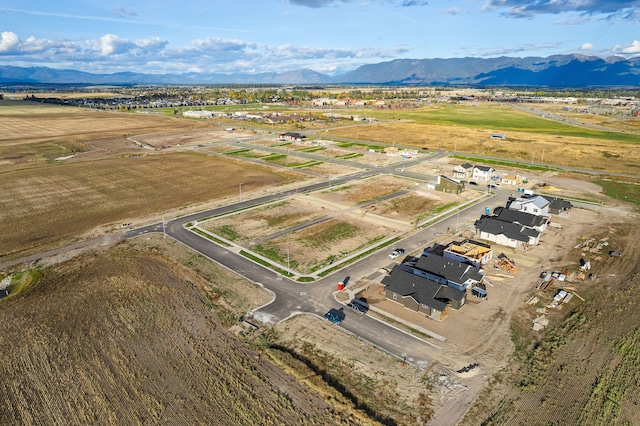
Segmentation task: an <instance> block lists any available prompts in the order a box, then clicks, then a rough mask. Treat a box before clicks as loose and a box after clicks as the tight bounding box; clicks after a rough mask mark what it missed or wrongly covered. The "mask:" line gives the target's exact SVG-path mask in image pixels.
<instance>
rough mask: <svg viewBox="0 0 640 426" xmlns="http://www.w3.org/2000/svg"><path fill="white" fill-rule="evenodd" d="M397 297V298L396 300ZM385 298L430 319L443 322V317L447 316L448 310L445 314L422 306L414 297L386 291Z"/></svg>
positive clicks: (424, 305)
mask: <svg viewBox="0 0 640 426" xmlns="http://www.w3.org/2000/svg"><path fill="white" fill-rule="evenodd" d="M394 295H395V298H394ZM385 296H386V298H387V299H389V300H392V301H394V302H397V303H399V304H401V305H402V306H404V307H405V308H407V309H411V310H412V311H414V312H420V313H422V314H425V315H426V316H428V317H430V318H434V319H437V320H441V319H442V318H443V315H444V316H446V315H447V314H446V309H445V312H441V311H439V310H437V309H435V308H432V307H430V306H428V305H426V304H420V303H418V302H417V301H416V300H415V299H414V298H413V297H411V296H402V295H401V294H397V293H394V292H393V291H391V290H388V289H385Z"/></svg>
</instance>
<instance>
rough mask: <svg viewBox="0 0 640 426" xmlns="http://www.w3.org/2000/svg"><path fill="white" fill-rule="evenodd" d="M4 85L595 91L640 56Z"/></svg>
mask: <svg viewBox="0 0 640 426" xmlns="http://www.w3.org/2000/svg"><path fill="white" fill-rule="evenodd" d="M0 83H3V84H9V85H13V84H116V85H128V84H179V85H184V84H381V85H467V86H543V87H576V88H579V87H592V86H618V87H619V86H638V85H640V58H629V59H626V58H623V57H619V56H612V57H609V58H600V57H596V56H584V55H575V54H574V55H554V56H549V57H547V58H540V57H525V58H515V57H506V56H503V57H499V58H449V59H440V58H435V59H396V60H393V61H389V62H382V63H378V64H367V65H363V66H360V67H359V68H357V69H355V70H353V71H350V72H348V73H346V74H342V75H335V76H330V75H325V74H321V73H318V72H316V71H313V70H309V69H301V70H292V71H288V72H283V73H275V72H264V73H254V74H223V73H209V74H205V73H193V72H191V73H182V74H141V73H131V72H121V73H114V74H91V73H87V72H82V71H77V70H58V69H52V68H46V67H31V68H21V67H15V66H0Z"/></svg>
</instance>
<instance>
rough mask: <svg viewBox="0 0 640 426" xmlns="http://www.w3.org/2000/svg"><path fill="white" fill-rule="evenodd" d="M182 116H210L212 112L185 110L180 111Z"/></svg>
mask: <svg viewBox="0 0 640 426" xmlns="http://www.w3.org/2000/svg"><path fill="white" fill-rule="evenodd" d="M182 116H183V117H189V118H212V117H213V113H212V112H211V111H185V112H183V113H182Z"/></svg>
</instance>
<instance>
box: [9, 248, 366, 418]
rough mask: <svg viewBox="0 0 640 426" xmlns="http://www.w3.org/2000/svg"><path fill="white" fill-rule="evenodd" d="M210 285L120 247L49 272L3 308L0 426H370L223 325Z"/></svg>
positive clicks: (153, 257)
mask: <svg viewBox="0 0 640 426" xmlns="http://www.w3.org/2000/svg"><path fill="white" fill-rule="evenodd" d="M235 279H236V280H237V279H238V278H237V277H236V278H235ZM210 285H211V284H210V283H208V282H207V281H205V280H203V279H202V278H201V277H200V276H198V275H197V274H194V273H193V272H191V271H190V270H188V269H186V268H183V267H180V266H178V265H176V264H175V263H173V262H170V261H168V260H166V259H164V258H163V257H162V256H160V255H156V254H152V253H150V252H147V251H140V250H135V249H132V248H127V247H122V246H121V247H118V248H115V249H113V250H111V251H110V252H108V253H106V254H104V255H103V256H93V255H91V256H86V257H81V258H76V259H74V260H73V261H69V262H67V263H65V264H62V265H59V267H57V268H55V269H51V270H45V271H43V278H42V279H41V281H40V282H39V284H38V285H37V286H35V287H33V288H31V290H29V291H28V292H26V293H24V294H22V295H21V296H19V297H15V298H12V299H11V300H8V301H6V303H1V304H0V321H1V322H2V324H3V332H2V335H1V336H0V350H1V351H2V353H3V362H2V363H0V376H1V377H2V380H0V392H1V393H2V396H3V399H4V401H5V404H6V405H7V406H9V407H11V409H3V410H0V423H1V424H5V425H9V424H95V423H99V424H160V423H164V424H198V423H200V424H202V423H206V424H229V425H230V424H242V425H266V424H272V425H282V424H309V425H313V424H317V425H326V424H348V425H349V424H352V425H358V424H371V423H370V421H368V418H367V416H366V415H365V414H363V413H361V412H359V411H358V410H357V409H353V407H348V406H344V405H343V404H336V406H335V407H334V406H332V405H331V403H330V402H328V401H325V399H324V397H323V395H322V393H318V392H317V391H315V390H310V389H309V388H307V387H306V386H304V385H301V384H299V383H298V382H297V381H296V379H295V378H294V377H292V376H290V375H288V374H286V373H284V372H283V371H282V370H280V369H279V368H278V367H276V366H275V365H274V364H272V363H271V362H269V361H268V360H267V359H265V358H264V357H263V356H262V355H260V353H259V352H257V351H256V350H254V349H252V348H251V347H250V346H248V345H247V344H246V343H243V342H242V341H240V340H238V339H237V338H236V337H235V336H233V335H232V334H231V333H230V332H229V331H227V329H226V328H224V327H223V326H221V325H220V323H219V321H218V319H217V318H216V311H217V310H218V309H220V308H219V307H218V306H217V305H216V304H215V303H212V300H213V299H212V298H211V296H207V295H205V293H204V292H205V291H206V288H207V287H208V286H210ZM222 285H223V286H227V287H233V286H232V285H231V284H230V282H226V283H223V284H222ZM255 291H257V289H256V290H255Z"/></svg>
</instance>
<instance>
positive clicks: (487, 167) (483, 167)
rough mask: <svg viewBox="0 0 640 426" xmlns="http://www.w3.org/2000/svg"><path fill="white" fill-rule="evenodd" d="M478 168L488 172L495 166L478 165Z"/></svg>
mask: <svg viewBox="0 0 640 426" xmlns="http://www.w3.org/2000/svg"><path fill="white" fill-rule="evenodd" d="M476 169H478V170H480V171H481V172H488V171H490V170H494V168H493V167H491V166H476Z"/></svg>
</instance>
